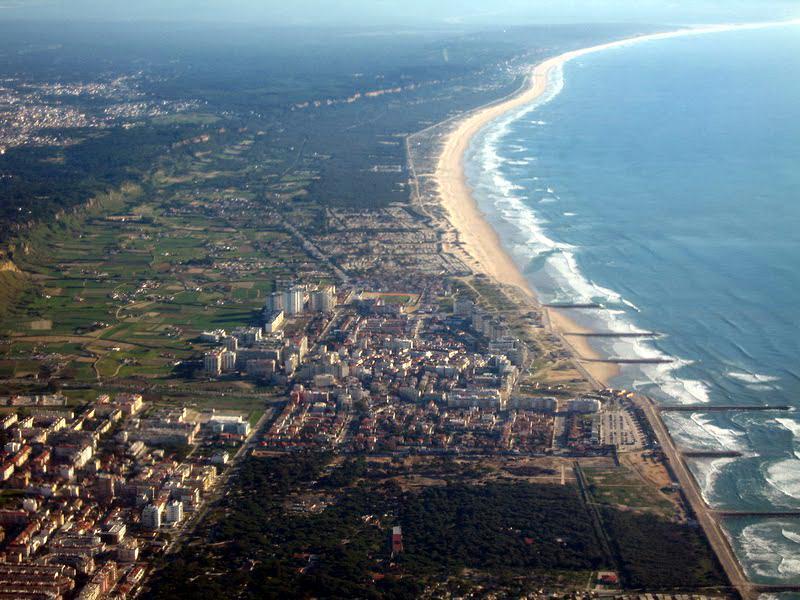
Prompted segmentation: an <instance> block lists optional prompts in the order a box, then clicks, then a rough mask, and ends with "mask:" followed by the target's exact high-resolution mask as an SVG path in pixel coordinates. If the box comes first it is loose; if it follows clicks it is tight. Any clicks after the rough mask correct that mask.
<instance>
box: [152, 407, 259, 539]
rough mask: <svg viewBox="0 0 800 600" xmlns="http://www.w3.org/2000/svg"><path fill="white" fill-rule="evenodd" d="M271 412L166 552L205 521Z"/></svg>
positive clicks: (237, 453)
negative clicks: (209, 510)
mask: <svg viewBox="0 0 800 600" xmlns="http://www.w3.org/2000/svg"><path fill="white" fill-rule="evenodd" d="M271 414H272V409H271V408H268V409H267V410H266V411H265V412H264V414H263V415H261V418H260V419H259V420H258V422H257V423H256V425H255V427H253V428H252V429H251V431H250V435H249V437H248V438H247V439H246V440H245V442H244V443H243V444H242V445H241V446H240V447H239V449H238V450H237V451H236V454H234V455H233V457H232V458H231V460H230V463H229V464H228V468H227V469H225V470H224V471H223V472H222V474H221V475H220V476H219V477H217V479H216V481H214V485H213V487H212V488H211V489H210V490H209V491H208V493H207V494H206V497H205V499H204V500H203V502H202V504H201V505H200V508H199V509H198V510H197V512H195V513H194V514H193V515H192V518H191V519H187V520H186V522H185V523H184V525H183V526H182V527H181V528H180V530H179V531H178V534H177V535H176V536H175V538H174V539H173V540H172V541H171V542H170V543H169V545H168V546H167V547H166V549H165V551H164V553H165V554H171V553H172V552H175V551H176V550H177V549H178V548H180V547H181V545H182V544H183V541H184V539H185V538H186V536H187V535H189V534H190V533H191V532H192V531H194V528H195V527H197V525H199V524H200V523H201V522H202V521H203V518H204V517H205V516H206V513H207V512H208V509H209V508H210V507H211V506H212V505H213V504H214V503H215V502H217V500H219V499H220V498H221V497H222V493H224V491H225V490H226V489H227V485H228V480H229V479H230V476H231V474H232V473H233V471H234V470H235V467H236V465H237V464H238V463H239V461H240V460H241V459H242V458H243V457H244V456H246V455H247V451H248V450H250V448H252V447H253V444H255V443H256V440H257V439H258V437H259V435H258V434H259V433H260V432H261V430H262V429H263V427H264V423H266V422H267V419H268V418H269V417H270V415H271Z"/></svg>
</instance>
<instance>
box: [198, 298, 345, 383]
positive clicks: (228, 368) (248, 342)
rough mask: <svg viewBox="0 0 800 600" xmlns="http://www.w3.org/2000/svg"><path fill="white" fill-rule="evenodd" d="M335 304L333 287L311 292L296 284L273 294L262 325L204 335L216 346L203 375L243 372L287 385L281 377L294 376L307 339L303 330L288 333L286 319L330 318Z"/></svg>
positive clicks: (206, 359)
mask: <svg viewBox="0 0 800 600" xmlns="http://www.w3.org/2000/svg"><path fill="white" fill-rule="evenodd" d="M336 301H337V298H336V288H335V287H333V286H320V287H318V288H317V289H315V290H312V291H310V292H309V291H308V290H307V289H306V288H305V287H303V286H299V285H296V286H292V287H291V288H289V289H288V290H285V291H283V292H274V293H272V294H270V296H269V297H267V300H266V304H265V307H264V319H263V321H264V324H263V326H261V327H240V328H238V329H235V330H233V331H232V332H230V333H227V332H225V331H224V330H216V331H206V332H203V334H202V335H201V340H202V341H204V342H206V343H210V344H215V345H216V346H217V347H216V348H214V349H212V350H210V351H208V352H206V353H205V355H204V356H203V373H204V374H205V375H206V376H208V377H219V376H220V375H222V374H225V373H236V372H240V373H245V374H246V375H248V376H250V377H253V378H256V379H275V381H276V383H281V382H285V381H284V380H282V379H281V377H280V375H281V374H282V373H283V374H288V375H291V374H293V373H294V371H295V370H296V369H297V368H298V366H299V365H300V364H301V363H302V361H303V359H304V358H305V355H306V352H307V351H308V337H307V336H306V335H305V332H304V331H301V332H300V333H298V334H297V335H289V336H287V335H286V334H285V332H284V326H285V324H286V323H287V318H289V319H296V318H298V317H308V316H309V315H310V314H316V315H320V316H328V315H331V314H332V313H333V312H334V309H335V307H336ZM303 324H304V325H305V322H304V323H303Z"/></svg>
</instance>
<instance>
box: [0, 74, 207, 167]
mask: <svg viewBox="0 0 800 600" xmlns="http://www.w3.org/2000/svg"><path fill="white" fill-rule="evenodd" d="M136 78H137V77H136V76H121V77H115V78H113V79H109V80H108V81H92V82H81V83H65V82H40V83H33V82H30V81H21V80H17V79H14V78H8V79H5V80H4V81H3V82H2V84H0V115H1V116H2V119H0V154H4V153H5V152H6V150H8V149H10V148H13V147H15V146H22V145H29V146H30V145H33V146H64V145H68V144H71V143H73V140H72V139H70V138H69V137H68V131H69V130H76V129H84V128H105V127H109V126H111V125H113V124H116V123H119V122H120V121H122V122H126V123H125V125H130V124H132V123H131V121H132V120H135V119H141V118H152V117H157V116H163V115H168V114H176V113H180V112H185V111H188V110H192V109H195V108H197V107H198V106H199V104H198V103H197V102H196V101H193V100H188V101H176V102H172V101H157V102H155V101H151V100H147V99H143V98H142V96H143V93H142V92H141V91H139V90H138V89H137V84H136ZM134 99H135V100H134ZM82 100H83V101H85V103H83V104H81V101H82ZM98 102H99V103H100V105H101V106H102V108H101V109H99V110H98Z"/></svg>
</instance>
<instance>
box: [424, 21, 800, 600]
mask: <svg viewBox="0 0 800 600" xmlns="http://www.w3.org/2000/svg"><path fill="white" fill-rule="evenodd" d="M798 24H800V19H795V20H790V21H781V22H771V23H747V24H740V25H714V26H707V27H698V28H692V29H679V30H676V31H670V32H665V33H656V34H647V35H641V36H637V37H632V38H626V39H623V40H619V41H615V42H610V43H606V44H600V45H596V46H591V47H587V48H583V49H580V50H574V51H570V52H566V53H563V54H560V55H558V56H555V57H552V58H549V59H546V60H544V61H542V62H540V63H538V64H537V65H536V66H535V67H533V69H532V71H531V73H530V75H529V77H528V79H527V82H526V84H525V85H523V87H522V88H520V91H519V92H517V93H516V94H514V95H512V96H511V97H507V98H505V99H501V100H499V101H496V102H495V103H492V104H488V105H486V106H483V107H480V108H478V109H476V110H474V111H472V112H470V113H468V114H467V115H466V116H464V117H463V118H462V119H461V120H460V121H456V124H455V126H454V127H453V128H452V129H451V130H450V131H449V132H448V133H447V134H446V135H445V141H444V145H443V146H442V149H441V152H440V154H439V158H438V161H437V164H436V169H435V172H434V180H435V182H436V184H437V188H438V201H439V204H440V206H441V208H442V209H443V212H444V214H445V219H446V221H447V222H448V223H449V228H448V227H447V226H445V227H444V228H443V229H444V231H445V239H446V241H445V242H444V243H443V250H444V251H445V252H448V251H449V252H451V253H453V254H457V255H459V256H460V257H463V258H464V259H465V262H466V263H467V266H468V267H469V268H470V269H471V270H472V272H473V273H481V274H485V275H487V276H489V277H491V278H492V279H494V280H495V281H496V282H497V283H499V284H501V285H505V286H511V287H514V288H516V289H518V290H520V291H521V292H522V293H523V295H524V297H525V299H526V300H529V301H530V302H531V303H532V304H535V305H537V306H539V307H540V309H541V310H542V313H543V316H544V325H545V327H546V329H547V330H549V331H550V332H552V333H554V334H555V335H557V336H558V337H559V338H560V339H561V340H562V342H563V343H564V345H565V346H566V347H567V348H568V349H569V350H570V351H571V353H572V354H573V356H574V359H575V364H576V367H577V368H578V369H579V370H580V371H581V372H582V373H583V374H584V375H585V376H586V377H587V379H588V380H589V381H590V383H591V384H592V385H594V386H598V387H610V386H609V383H610V381H611V380H612V379H613V378H614V377H616V376H617V375H619V373H620V369H619V365H614V364H609V363H596V362H587V361H584V360H581V359H582V358H602V357H601V356H600V355H599V354H598V353H597V351H595V350H594V348H592V347H591V345H590V344H589V343H588V341H587V340H586V339H585V338H581V337H579V336H569V338H567V336H565V335H564V333H566V332H578V333H586V332H588V331H589V330H588V329H587V328H585V327H580V326H578V325H577V323H575V322H574V321H573V320H572V319H571V318H570V317H569V316H568V315H567V314H566V313H567V312H568V311H564V310H554V309H552V308H546V307H542V306H541V304H540V303H539V302H538V299H537V297H536V293H535V292H534V289H533V286H532V284H531V282H530V281H528V280H527V279H526V278H525V276H524V275H523V273H522V271H521V270H520V268H519V267H518V266H517V264H516V263H515V262H514V260H513V259H512V257H511V255H510V254H509V252H508V251H507V250H506V249H505V247H504V246H503V245H502V242H501V240H500V237H499V236H498V234H497V232H496V231H495V229H494V228H493V227H492V225H491V224H490V223H489V222H488V220H487V219H486V215H485V214H484V213H483V212H482V211H481V209H480V207H479V205H478V202H477V200H476V198H475V197H474V195H473V191H472V189H471V188H470V186H469V184H468V182H467V179H466V173H465V170H464V160H465V155H466V152H467V150H468V149H469V147H470V144H471V142H472V140H473V138H474V137H475V136H476V135H477V134H478V133H480V132H481V131H482V130H483V129H484V128H485V127H487V126H488V125H489V124H490V123H491V122H493V121H494V120H496V119H497V118H499V117H501V116H503V115H505V114H507V113H509V112H511V111H513V110H515V109H518V108H522V107H524V106H526V105H528V104H532V103H533V102H535V101H536V100H538V99H539V98H540V97H541V96H542V95H543V94H544V93H545V92H546V91H547V90H548V86H549V84H550V76H551V73H552V72H553V70H554V69H557V68H561V67H562V66H563V65H564V64H566V63H567V62H569V61H571V60H573V59H575V58H578V57H581V56H584V55H587V54H592V53H595V52H600V51H603V50H607V49H611V48H617V47H621V46H625V45H628V44H633V43H639V42H643V41H650V40H661V39H669V38H674V37H683V36H690V35H702V34H707V33H721V32H727V31H736V30H747V29H763V28H770V27H780V26H787V25H798ZM453 233H455V240H453V239H452V234H453ZM635 402H636V403H637V405H639V407H640V408H641V409H642V410H643V411H644V413H645V417H646V419H647V420H648V421H649V422H650V424H651V427H652V428H653V430H654V433H655V435H656V437H657V439H658V441H659V444H660V446H661V448H662V450H663V451H664V453H665V455H666V458H667V466H668V469H670V470H671V473H672V477H674V478H675V480H676V481H677V482H678V484H679V485H680V487H681V490H682V495H683V498H684V500H685V501H686V503H687V505H688V508H689V510H691V512H692V513H694V515H695V518H696V519H697V520H698V521H699V523H700V525H701V526H702V528H703V530H704V532H705V534H706V538H707V540H708V542H709V544H710V546H711V547H712V549H713V550H714V553H715V554H716V556H717V560H718V561H719V563H720V565H721V566H722V568H723V570H724V572H725V573H726V575H727V577H728V579H729V582H730V584H731V586H732V587H733V588H734V589H736V590H737V591H738V593H739V595H740V596H741V597H742V598H744V599H745V600H750V599H753V600H754V599H755V598H757V597H758V596H759V594H760V592H763V591H767V590H768V586H761V585H758V584H756V583H754V582H751V581H750V580H749V579H748V577H747V575H746V571H745V569H744V565H743V564H742V562H741V560H740V558H739V556H738V555H737V554H736V551H735V550H734V548H733V546H732V543H731V541H730V540H729V539H728V536H727V534H726V532H725V530H724V528H723V524H722V520H721V519H720V518H719V517H717V516H716V515H715V514H714V512H713V511H712V510H711V509H710V507H709V506H708V505H707V504H706V502H705V500H704V499H703V497H702V493H701V490H700V488H699V485H698V482H697V481H696V480H695V478H694V476H693V475H692V473H691V471H690V469H689V468H688V465H687V464H686V462H685V461H684V459H683V456H682V453H681V451H680V449H679V448H678V447H677V445H676V444H675V441H674V440H673V439H672V436H671V434H670V432H669V430H668V429H667V427H666V424H665V423H664V421H663V420H662V418H661V416H660V414H659V411H658V409H657V407H656V405H655V403H654V402H653V401H652V400H650V399H649V398H647V397H645V396H643V395H641V394H636V395H635Z"/></svg>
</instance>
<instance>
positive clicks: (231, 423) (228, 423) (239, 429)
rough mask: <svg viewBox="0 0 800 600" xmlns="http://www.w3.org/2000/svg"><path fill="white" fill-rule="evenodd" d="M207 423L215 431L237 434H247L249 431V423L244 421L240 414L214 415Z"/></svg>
mask: <svg viewBox="0 0 800 600" xmlns="http://www.w3.org/2000/svg"><path fill="white" fill-rule="evenodd" d="M208 425H209V427H211V430H212V431H214V432H216V433H235V434H237V435H247V434H248V433H250V423H248V422H247V421H245V420H244V419H243V418H242V417H241V416H240V415H237V416H226V415H215V416H213V417H211V418H210V419H209V420H208Z"/></svg>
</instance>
